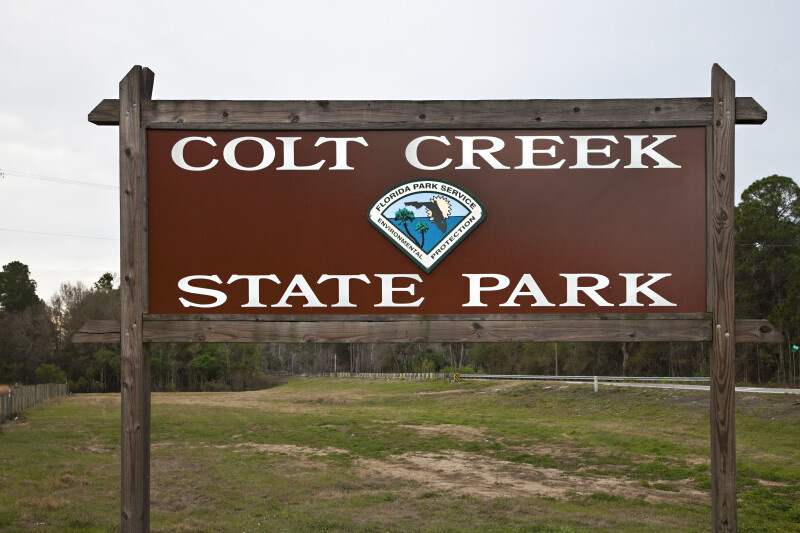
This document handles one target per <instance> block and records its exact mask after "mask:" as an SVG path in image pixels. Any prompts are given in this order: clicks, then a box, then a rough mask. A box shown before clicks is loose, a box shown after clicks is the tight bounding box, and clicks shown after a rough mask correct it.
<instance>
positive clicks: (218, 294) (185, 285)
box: [178, 274, 228, 307]
mask: <svg viewBox="0 0 800 533" xmlns="http://www.w3.org/2000/svg"><path fill="white" fill-rule="evenodd" d="M198 279H207V280H209V281H213V282H214V283H217V284H219V285H222V280H221V279H219V276H217V275H216V274H215V275H213V276H202V275H199V276H186V277H185V278H181V280H180V281H178V288H179V289H180V290H182V291H183V292H188V293H189V294H199V295H201V296H210V297H212V298H214V302H213V303H210V304H198V303H194V302H190V301H189V300H186V299H185V298H179V300H180V302H181V303H182V304H183V306H184V307H218V306H220V305H222V304H224V303H225V300H227V299H228V296H227V295H226V294H225V293H224V292H222V291H217V290H214V289H207V288H205V287H195V286H194V285H192V284H191V282H192V281H194V280H198Z"/></svg>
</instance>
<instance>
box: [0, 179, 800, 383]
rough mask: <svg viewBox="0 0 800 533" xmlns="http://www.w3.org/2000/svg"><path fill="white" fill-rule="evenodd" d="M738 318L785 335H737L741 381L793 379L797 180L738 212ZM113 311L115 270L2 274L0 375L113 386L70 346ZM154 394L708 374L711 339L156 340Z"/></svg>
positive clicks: (746, 196) (113, 369)
mask: <svg viewBox="0 0 800 533" xmlns="http://www.w3.org/2000/svg"><path fill="white" fill-rule="evenodd" d="M735 223H736V226H735V240H736V242H735V268H736V270H735V283H736V317H737V318H766V319H768V320H770V322H772V323H773V324H774V325H775V326H776V327H778V329H779V330H780V331H781V332H782V334H783V337H784V342H783V343H781V344H738V345H737V348H736V349H737V353H736V376H737V382H741V383H748V384H776V385H778V384H779V385H789V386H797V384H798V381H797V378H798V372H800V360H799V359H798V357H797V356H796V350H793V349H792V347H793V346H794V345H797V344H800V338H799V337H800V188H799V187H798V186H797V184H795V182H794V181H793V180H792V179H790V178H787V177H783V176H769V177H767V178H763V179H761V180H759V181H757V182H755V183H753V184H752V185H751V186H750V187H748V188H747V189H746V190H745V191H744V193H743V194H742V201H741V203H740V204H739V205H738V206H736V217H735ZM119 318H120V294H119V288H118V286H117V285H116V283H115V279H114V276H113V275H112V274H110V273H106V274H104V275H103V276H102V277H101V278H100V279H99V280H97V281H96V282H95V283H94V284H93V285H92V286H91V287H89V286H86V285H84V284H82V283H80V282H79V283H64V284H62V285H61V287H60V288H59V290H58V292H57V293H56V294H55V295H53V297H52V298H51V299H50V302H49V303H45V302H44V301H42V300H41V299H39V298H38V297H37V295H36V282H35V281H34V280H33V279H31V276H30V271H29V269H28V267H27V266H26V265H25V264H23V263H21V262H19V261H14V262H11V263H9V264H7V265H5V266H4V267H3V271H2V272H0V383H7V382H12V383H13V382H18V383H26V384H31V383H64V382H68V383H69V384H70V389H71V390H73V391H78V392H110V391H118V390H119V388H120V381H119V372H120V353H119V345H118V344H106V345H90V344H72V343H71V342H70V339H71V337H72V335H73V334H74V333H75V332H76V331H77V330H78V328H80V327H81V326H82V325H83V324H84V323H86V322H87V321H89V320H116V321H119ZM151 353H152V359H151V375H152V389H153V390H154V391H188V390H245V389H254V388H261V387H263V386H265V385H266V384H267V383H268V382H269V377H268V376H270V375H275V374H302V373H326V372H345V373H346V372H453V371H458V372H462V373H474V372H486V373H493V374H543V375H622V376H633V375H638V376H708V371H709V345H708V343H685V342H662V343H633V342H625V343H619V342H616V343H612V342H604V343H502V344H479V343H475V344H471V343H437V344H423V343H395V344H235V343H231V344H200V343H196V344H176V343H169V344H153V345H152V352H151Z"/></svg>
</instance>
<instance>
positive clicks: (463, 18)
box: [0, 0, 800, 300]
mask: <svg viewBox="0 0 800 533" xmlns="http://www.w3.org/2000/svg"><path fill="white" fill-rule="evenodd" d="M798 6H800V3H798V2H792V1H761V2H741V1H725V2H704V1H702V0H691V1H676V0H672V1H670V2H657V3H656V2H647V1H642V0H637V1H621V0H619V1H608V0H607V1H602V2H601V1H573V2H569V1H559V2H555V1H546V2H545V1H542V2H537V1H503V0H492V1H487V0H477V1H470V0H459V1H436V0H423V1H418V0H403V1H397V2H383V1H379V0H371V1H349V0H337V1H313V2H304V1H301V0H295V1H291V2H290V1H286V2H268V1H262V2H243V1H235V0H228V1H225V2H221V1H220V2H204V1H180V2H178V1H172V2H171V1H167V0H161V1H157V2H152V1H149V2H125V3H123V2H112V1H109V0H104V1H94V2H83V1H79V0H73V1H71V2H63V1H34V0H24V1H22V0H4V1H3V2H2V3H1V4H0V21H2V30H0V170H2V171H3V172H4V173H5V174H4V177H3V178H0V265H4V264H6V263H8V262H10V261H15V260H17V261H22V262H23V263H26V264H27V265H28V266H30V268H31V271H32V274H33V278H34V279H35V280H36V281H37V282H38V287H39V289H38V293H39V296H40V297H41V298H43V299H45V300H49V299H50V297H51V296H52V295H53V293H54V292H55V291H56V290H57V289H58V286H59V284H60V283H62V282H66V281H69V282H76V281H83V282H85V283H92V282H94V281H95V280H97V279H98V278H99V277H100V276H101V275H102V274H103V273H104V272H106V271H112V272H118V271H119V242H118V240H116V239H117V237H118V234H119V225H118V216H119V207H118V204H119V201H118V191H116V190H115V189H113V188H97V187H87V186H78V185H71V184H67V183H63V182H59V181H53V180H50V181H44V180H42V179H34V178H32V177H31V176H30V175H31V174H32V175H35V176H38V177H42V176H45V177H48V178H58V179H59V180H75V181H82V182H91V183H96V184H101V185H105V186H112V187H113V186H115V185H116V184H117V180H118V169H117V165H118V163H117V161H118V159H117V129H116V128H114V127H98V126H94V125H92V124H90V123H89V122H87V120H86V116H87V114H88V112H89V111H90V110H91V109H92V108H93V107H94V106H95V105H96V104H97V103H98V102H99V101H100V100H101V99H103V98H116V97H117V91H118V83H119V80H120V79H121V78H122V77H123V76H124V75H125V74H126V73H127V72H128V70H130V68H131V67H132V66H133V65H135V64H140V65H144V66H148V67H150V68H151V69H152V70H153V71H154V72H155V73H156V79H155V81H156V83H155V90H154V94H153V96H154V98H156V99H160V98H163V99H265V100H267V99H269V100H272V99H275V100H280V99H329V100H333V99H353V100H360V99H410V100H413V99H505V98H565V99H567V98H631V97H634V98H635V97H644V98H650V97H682V96H708V95H709V94H710V89H709V85H710V73H711V66H712V64H713V63H715V62H717V63H719V64H721V65H722V66H723V67H724V68H725V69H726V70H727V71H728V72H729V73H730V74H731V75H732V76H733V77H734V78H735V79H736V81H737V94H738V95H739V96H752V97H754V98H756V99H757V100H758V102H759V103H761V105H762V106H764V107H765V108H766V109H767V111H768V112H769V120H768V121H767V122H766V124H764V125H762V126H739V127H738V128H737V132H736V135H737V139H736V140H737V158H736V164H737V170H736V180H737V187H736V189H737V197H738V194H740V193H741V191H742V190H743V189H744V188H745V187H746V186H747V185H748V184H749V183H751V182H752V181H754V180H756V179H758V178H761V177H764V176H768V175H770V174H782V175H786V176H790V177H793V178H795V179H798V178H800V158H798V157H797V152H798V150H797V148H796V146H795V145H796V143H797V141H798V138H799V137H800V136H798V132H797V130H796V124H799V123H800V105H798V98H799V96H798V94H799V93H798V86H800V84H799V83H798V82H799V81H800V74H798V63H799V62H798V59H800V45H798V42H797V23H798V20H800V17H799V16H798V15H800V9H798ZM90 237H91V238H90Z"/></svg>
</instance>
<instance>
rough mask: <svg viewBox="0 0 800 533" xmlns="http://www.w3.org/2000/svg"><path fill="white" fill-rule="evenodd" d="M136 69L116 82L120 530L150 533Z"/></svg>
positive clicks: (141, 93)
mask: <svg viewBox="0 0 800 533" xmlns="http://www.w3.org/2000/svg"><path fill="white" fill-rule="evenodd" d="M148 76H151V74H147V73H146V72H144V71H143V69H142V67H140V66H136V67H134V68H133V69H131V71H130V72H129V73H128V75H127V76H125V78H124V79H123V80H122V81H121V82H120V86H119V93H120V98H119V101H120V103H121V105H120V108H119V141H120V145H119V158H120V160H119V161H120V163H119V164H120V296H121V303H122V315H121V337H120V342H121V348H120V350H121V359H120V362H121V368H120V376H121V385H122V387H121V389H122V401H121V403H122V443H121V476H122V477H121V483H122V488H121V493H122V494H121V496H122V497H121V509H120V515H121V531H123V532H144V531H149V530H150V349H149V346H148V345H144V344H143V342H142V329H143V328H142V316H143V306H142V294H143V288H144V287H143V285H142V282H143V279H144V266H143V263H142V257H143V254H144V247H145V243H144V240H143V235H144V229H143V228H144V216H145V214H144V210H145V206H144V193H145V186H144V167H145V164H144V158H145V150H144V145H143V140H144V135H143V133H144V128H143V127H142V121H141V108H142V102H143V101H144V99H145V86H146V84H147V78H148Z"/></svg>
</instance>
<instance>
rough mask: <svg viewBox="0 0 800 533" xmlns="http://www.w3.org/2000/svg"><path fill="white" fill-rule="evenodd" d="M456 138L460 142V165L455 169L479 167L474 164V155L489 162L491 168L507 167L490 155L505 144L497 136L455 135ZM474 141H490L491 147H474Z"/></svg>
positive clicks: (475, 168) (474, 168)
mask: <svg viewBox="0 0 800 533" xmlns="http://www.w3.org/2000/svg"><path fill="white" fill-rule="evenodd" d="M456 139H459V140H460V141H461V144H462V157H461V166H458V167H456V169H458V170H462V169H466V170H477V169H478V168H479V167H477V166H476V165H475V156H476V155H478V156H480V157H481V158H483V160H484V161H486V162H487V163H489V166H491V167H492V168H496V169H502V168H509V167H507V166H505V165H503V164H502V163H500V161H498V160H497V159H496V158H495V157H494V156H493V155H492V154H493V153H495V152H499V151H500V150H502V149H503V147H504V146H505V145H506V143H504V142H503V140H502V139H499V138H497V137H485V136H480V135H477V136H474V137H459V136H456ZM475 141H489V142H491V143H492V146H491V148H475Z"/></svg>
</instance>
